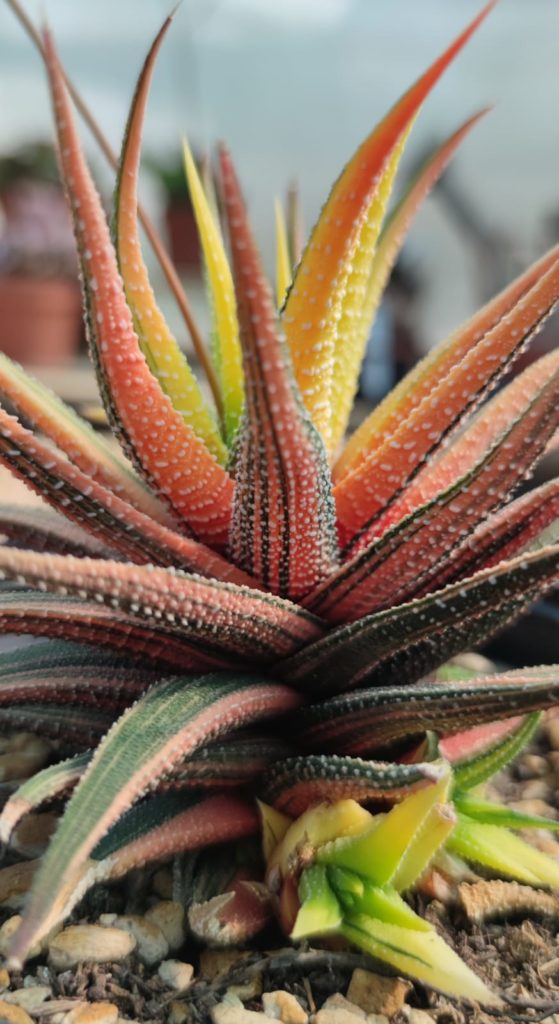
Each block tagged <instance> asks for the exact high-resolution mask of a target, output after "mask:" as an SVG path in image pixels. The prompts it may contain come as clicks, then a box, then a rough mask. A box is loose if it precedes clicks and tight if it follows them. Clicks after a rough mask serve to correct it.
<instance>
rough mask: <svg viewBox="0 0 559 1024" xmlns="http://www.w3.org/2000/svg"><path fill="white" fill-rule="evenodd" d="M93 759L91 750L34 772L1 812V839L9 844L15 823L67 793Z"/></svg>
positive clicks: (0, 840) (5, 843)
mask: <svg viewBox="0 0 559 1024" xmlns="http://www.w3.org/2000/svg"><path fill="white" fill-rule="evenodd" d="M90 760H91V753H90V752H89V751H86V752H85V753H83V754H75V755H74V757H70V758H68V759H67V760H66V761H60V762H59V763H58V764H51V765H49V767H48V768H43V770H42V771H40V772H37V773H36V775H32V776H31V778H30V779H26V780H25V782H24V783H23V784H22V785H21V786H18V788H17V789H16V791H15V793H14V794H13V795H12V796H11V797H10V799H9V800H8V801H7V803H6V804H5V805H4V807H3V809H2V813H1V814H0V842H2V843H4V845H6V846H7V844H8V843H9V841H10V836H11V835H12V832H13V831H14V829H15V827H16V825H18V824H19V822H20V821H21V819H22V818H24V817H25V816H26V815H27V814H29V813H30V812H31V811H33V810H36V809H37V807H41V806H42V805H43V804H45V803H49V802H50V801H51V800H57V799H58V798H59V797H61V796H65V795H66V794H67V793H68V792H69V791H70V790H71V789H73V788H74V786H75V785H76V784H77V783H78V781H79V779H81V777H82V775H83V773H84V771H85V769H86V768H87V766H88V764H89V762H90Z"/></svg>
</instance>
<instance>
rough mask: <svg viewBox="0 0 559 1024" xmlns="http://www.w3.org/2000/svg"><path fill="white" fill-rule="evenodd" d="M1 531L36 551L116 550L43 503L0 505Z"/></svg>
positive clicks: (108, 554) (100, 554)
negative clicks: (43, 505)
mask: <svg viewBox="0 0 559 1024" xmlns="http://www.w3.org/2000/svg"><path fill="white" fill-rule="evenodd" d="M0 535H3V536H4V537H7V538H8V540H10V541H12V542H14V541H15V543H16V545H17V547H20V548H27V550H32V551H51V552H53V553H54V552H56V553H57V554H60V555H78V556H83V555H89V556H90V557H91V558H114V557H115V554H116V552H115V551H114V550H113V549H111V548H110V547H109V546H108V545H107V544H103V543H101V542H100V541H98V540H96V539H95V537H93V536H91V534H87V533H86V532H85V530H83V529H82V528H81V527H79V526H77V525H76V524H75V523H72V522H71V521H70V520H68V519H64V518H63V517H62V516H61V515H59V514H58V513H57V512H54V511H52V510H51V509H49V508H45V507H42V506H39V507H36V506H35V505H29V506H27V505H20V504H19V503H18V504H15V505H0Z"/></svg>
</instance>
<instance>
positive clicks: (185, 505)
mask: <svg viewBox="0 0 559 1024" xmlns="http://www.w3.org/2000/svg"><path fill="white" fill-rule="evenodd" d="M45 47H46V52H47V63H48V71H49V80H50V86H51V92H52V97H53V104H54V112H55V119H56V126H57V134H58V142H59V148H60V154H61V170H62V176H63V180H64V184H65V187H66V189H67V192H68V197H69V201H70V206H71V210H72V214H73V219H74V231H75V234H76V240H77V245H78V251H79V257H80V264H81V269H82V279H83V285H84V299H85V306H86V313H87V325H88V335H89V343H90V348H91V353H92V357H93V361H94V364H95V367H96V370H97V376H98V381H99V386H100V389H101V394H102V397H103V400H104V403H105V408H106V411H107V415H108V417H109V421H110V423H111V425H112V427H113V430H114V432H115V434H116V435H117V436H118V437H119V439H120V440H121V443H122V444H123V446H124V449H125V451H126V453H127V454H128V455H129V456H130V458H131V459H132V461H133V462H134V464H135V466H136V468H137V469H138V470H139V472H140V473H141V475H142V476H144V477H145V479H146V480H147V481H148V483H150V484H151V485H152V486H153V488H154V489H155V491H156V492H157V493H158V494H160V495H161V496H163V497H164V498H165V499H166V500H167V502H168V503H169V504H170V505H171V507H172V508H173V509H174V511H175V513H176V514H177V515H178V516H179V517H180V518H181V519H182V520H184V521H185V522H186V524H187V526H188V527H189V529H190V530H192V531H193V532H194V533H195V534H197V535H198V536H199V537H200V539H202V540H207V541H208V542H210V543H213V544H217V545H219V544H221V545H223V544H224V543H225V542H226V540H227V530H228V525H229V519H230V512H231V500H232V494H233V482H232V480H231V479H230V477H229V476H228V474H227V473H226V471H225V470H224V469H223V467H221V466H220V465H219V463H218V462H217V461H216V460H215V458H214V456H213V455H212V454H211V453H210V452H209V450H208V449H207V447H206V445H205V444H204V442H203V441H201V440H200V438H198V437H197V435H196V434H195V433H194V431H193V430H192V428H191V427H188V426H186V425H185V423H184V420H183V418H182V416H181V414H180V413H179V412H177V411H176V409H174V408H173V406H172V405H171V402H170V401H169V399H168V398H167V396H166V395H165V394H164V393H163V391H162V390H161V387H160V385H159V383H158V381H157V380H156V378H155V377H154V376H153V374H152V373H151V371H150V369H149V367H148V365H147V363H146V361H145V358H144V356H143V355H142V353H141V351H140V347H139V342H138V339H137V337H136V334H135V332H134V327H133V323H132V315H131V313H130V310H129V308H128V305H127V302H126V297H125V295H124V290H123V286H122V282H121V279H120V276H119V273H118V268H117V263H116V256H115V253H114V250H113V247H112V244H111V240H110V234H109V228H108V225H107V223H106V220H105V215H104V212H103V209H102V206H101V203H100V200H99V197H98V195H97V192H96V189H95V186H94V184H93V181H92V179H91V176H90V174H89V170H88V168H87V165H86V163H85V159H84V157H83V154H82V151H81V147H80V143H79V139H78V136H77V132H76V128H75V124H74V120H73V115H72V110H71V106H70V102H69V98H68V93H67V88H66V85H65V82H64V77H63V74H62V70H61V68H60V64H59V62H58V59H57V57H56V54H55V51H54V47H53V44H52V41H51V40H50V37H49V36H48V35H46V36H45ZM147 424H150V425H152V429H149V430H148V429H146V425H147Z"/></svg>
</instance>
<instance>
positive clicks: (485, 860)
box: [447, 814, 559, 889]
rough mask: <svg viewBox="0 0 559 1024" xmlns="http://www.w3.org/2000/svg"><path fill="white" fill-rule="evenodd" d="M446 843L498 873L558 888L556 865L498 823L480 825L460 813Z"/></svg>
mask: <svg viewBox="0 0 559 1024" xmlns="http://www.w3.org/2000/svg"><path fill="white" fill-rule="evenodd" d="M447 846H448V849H449V850H450V852H451V853H456V854H458V856H459V857H464V858H465V859H466V860H469V861H473V862H474V863H475V864H481V865H483V867H488V868H491V869H492V870H493V871H497V872H498V873H499V874H500V875H505V876H508V877H510V878H517V879H518V880H519V881H520V882H528V883H529V884H531V885H549V886H552V887H553V888H555V889H557V888H559V864H558V863H557V862H556V861H554V860H552V859H551V857H548V856H546V854H544V853H541V852H540V850H536V848H535V847H534V846H529V845H528V843H525V842H524V841H523V840H522V839H520V838H519V837H518V836H515V835H513V834H512V832H507V830H506V829H504V828H501V827H500V826H499V825H482V824H480V823H479V822H477V821H473V820H471V819H470V818H467V817H465V816H464V815H462V814H460V815H459V818H458V824H457V825H456V828H455V830H454V832H453V834H452V836H451V837H450V839H449V840H448V844H447Z"/></svg>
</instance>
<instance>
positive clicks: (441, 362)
mask: <svg viewBox="0 0 559 1024" xmlns="http://www.w3.org/2000/svg"><path fill="white" fill-rule="evenodd" d="M558 257H559V246H556V247H555V248H553V249H551V250H550V251H549V252H547V253H546V254H545V255H544V256H543V257H542V258H541V259H539V260H538V261H537V262H536V263H533V264H532V265H531V266H530V267H528V269H527V270H525V271H524V273H522V274H521V275H520V276H519V277H517V278H516V279H515V280H514V281H513V282H512V283H511V284H510V285H508V286H507V287H506V288H505V289H504V290H503V291H502V292H501V293H500V294H499V295H497V296H496V297H495V298H494V299H492V300H491V301H490V302H488V303H487V305H485V306H483V307H482V309H480V310H479V311H478V312H477V313H475V314H474V315H473V317H472V318H471V319H470V320H469V321H467V323H466V324H465V325H464V326H463V327H461V328H459V329H458V330H457V331H456V332H455V333H454V334H452V335H450V337H449V338H447V340H446V341H444V342H441V343H440V344H439V345H436V346H435V347H434V348H433V349H432V350H431V351H430V352H429V354H428V355H427V356H425V357H424V358H423V359H422V360H420V362H418V363H417V364H416V365H415V366H414V367H413V368H412V369H411V370H410V371H409V373H408V374H407V375H406V376H405V377H404V378H403V380H402V381H400V383H399V384H397V385H396V387H395V388H393V389H392V391H391V392H390V393H389V394H388V395H387V396H386V398H384V399H383V400H382V402H380V403H379V405H378V406H376V408H375V409H373V411H372V413H371V414H370V415H369V416H368V417H367V418H366V419H365V420H364V421H363V423H362V424H361V425H360V426H359V427H358V428H357V430H356V431H355V432H354V433H353V434H352V436H351V437H350V439H349V440H348V442H347V444H346V446H345V448H344V450H343V452H342V453H341V455H340V457H339V459H338V461H337V463H336V465H335V466H334V469H333V477H334V480H335V482H336V483H339V482H341V480H342V478H343V477H344V476H346V475H347V474H348V473H350V472H351V471H352V470H354V469H357V468H358V467H359V466H360V465H361V463H363V462H365V461H366V460H367V458H368V457H371V456H372V455H373V454H374V453H375V452H378V451H379V450H380V449H381V448H386V445H387V442H388V440H389V439H390V438H393V437H394V436H395V435H396V433H397V431H398V429H399V428H400V426H401V425H402V424H403V423H405V422H406V421H407V420H408V419H409V418H410V417H411V415H412V413H413V412H414V410H417V409H418V408H419V406H420V405H421V404H422V403H423V402H424V401H425V400H426V399H427V398H428V397H430V396H432V394H433V392H434V390H435V388H437V387H438V386H439V385H440V384H441V382H442V381H443V380H444V379H445V378H446V377H447V376H448V375H449V373H450V372H451V371H452V370H454V369H455V368H456V367H457V366H458V365H459V364H460V363H461V362H462V360H463V359H464V358H465V356H467V354H468V353H469V352H470V351H471V350H473V349H474V348H476V347H477V346H478V344H479V343H480V342H482V341H484V340H487V338H488V336H490V335H491V332H492V331H494V330H496V329H497V327H498V326H499V324H500V323H501V322H502V321H503V320H505V322H506V323H508V319H507V318H508V317H509V316H510V315H511V314H513V312H514V310H515V309H516V308H517V307H519V304H521V303H522V300H525V299H526V298H527V297H528V295H529V293H530V290H531V289H532V288H533V287H534V286H535V285H537V283H538V281H540V279H542V278H543V277H545V275H546V274H547V273H548V271H550V270H551V269H552V268H553V266H554V264H555V263H556V262H557V259H558ZM520 308H522V307H521V305H520ZM517 315H518V314H517ZM510 326H511V327H512V329H513V330H515V329H516V328H515V325H514V324H510ZM502 329H504V325H503V328H502ZM518 340H519V339H518V336H517V335H512V339H511V341H512V342H513V344H514V343H515V342H516V341H518ZM480 351H483V350H480ZM516 354H517V353H516V351H514V350H513V353H512V356H513V357H514V355H516ZM494 369H495V370H497V367H494ZM500 375H501V373H500V372H499V373H497V374H496V379H495V380H492V381H491V384H495V383H497V380H498V379H499V377H500ZM425 408H427V407H425Z"/></svg>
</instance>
